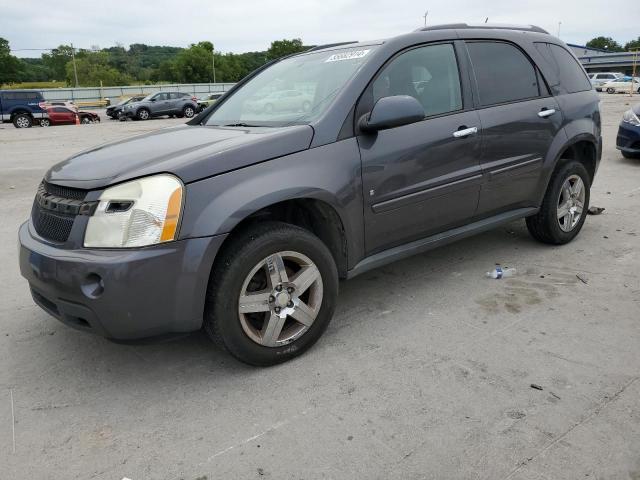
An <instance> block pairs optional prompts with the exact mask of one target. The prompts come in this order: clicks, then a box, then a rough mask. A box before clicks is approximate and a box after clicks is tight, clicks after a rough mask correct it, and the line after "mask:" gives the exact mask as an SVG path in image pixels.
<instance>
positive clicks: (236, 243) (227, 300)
mask: <svg viewBox="0 0 640 480" xmlns="http://www.w3.org/2000/svg"><path fill="white" fill-rule="evenodd" d="M277 258H280V259H282V262H279V261H278V260H277ZM296 261H300V262H301V264H302V265H304V266H303V267H302V268H304V269H306V271H307V272H308V274H309V275H313V276H312V277H310V278H314V279H315V280H313V281H312V282H311V283H310V281H306V282H303V284H306V283H308V285H306V288H305V287H304V285H303V284H300V282H302V280H301V278H300V277H296V273H295V272H294V271H292V269H291V265H293V267H294V268H295V267H296V266H300V264H296ZM267 262H269V265H270V266H269V267H268V268H269V269H270V268H271V267H272V266H274V265H276V266H277V265H282V266H285V267H286V268H285V271H286V272H287V275H288V277H289V283H286V282H283V283H284V288H280V286H278V282H280V281H282V278H281V277H279V276H278V273H277V272H278V271H279V269H277V268H275V269H274V270H273V271H272V272H271V274H270V275H271V276H275V277H276V278H277V280H275V281H274V280H271V278H270V276H269V275H268V274H267V271H268V270H267V264H268V263H267ZM314 267H315V269H314ZM301 271H302V270H300V271H298V273H300V272H301ZM252 282H257V283H255V284H254V286H253V287H252ZM296 282H298V284H296ZM274 283H275V284H276V286H275V287H274ZM298 285H299V287H300V290H299V291H300V292H301V293H300V294H299V296H298V293H297V292H298V290H297V288H298ZM294 287H295V288H294ZM278 288H280V290H278ZM253 291H261V296H262V297H263V298H262V300H261V301H260V302H259V303H258V302H256V303H255V304H253V303H250V304H249V305H244V307H245V308H247V307H254V306H258V307H257V309H256V310H252V309H249V310H248V312H246V313H244V312H241V310H240V308H241V307H240V305H239V301H240V297H241V293H250V292H253ZM269 292H270V293H269ZM268 295H271V296H270V298H269V299H267V297H266V296H268ZM337 295H338V272H337V269H336V265H335V262H334V260H333V257H332V255H331V253H330V252H329V250H328V248H327V247H326V246H325V245H324V243H322V242H321V241H320V239H318V238H317V237H316V236H315V235H313V234H311V233H310V232H308V231H307V230H304V229H302V228H300V227H296V226H293V225H289V224H286V223H280V222H264V223H259V224H255V225H254V226H252V227H249V228H247V229H245V230H243V231H241V232H239V233H238V234H237V235H236V237H235V238H234V239H233V241H231V242H229V243H228V244H227V248H223V251H222V252H220V256H219V258H218V259H217V260H216V263H215V265H214V268H213V269H212V272H211V278H210V280H209V288H208V290H207V298H206V306H205V315H204V329H205V331H206V332H207V334H208V335H209V337H210V338H211V339H212V340H213V341H214V342H215V343H216V344H218V345H221V346H222V347H224V348H225V349H226V350H227V351H228V352H229V353H231V354H232V355H233V356H234V357H236V358H237V359H239V360H240V361H242V362H245V363H248V364H250V365H256V366H268V365H275V364H277V363H281V362H285V361H287V360H290V359H292V358H294V357H296V356H298V355H300V354H301V353H303V352H304V351H305V350H307V349H308V348H309V347H311V346H312V345H313V344H314V343H315V342H316V341H317V340H318V339H319V338H320V336H321V335H322V333H323V332H324V331H325V329H326V328H327V326H328V325H329V322H330V321H331V317H332V316H333V312H334V310H335V304H336V299H337ZM294 302H295V303H294ZM301 305H304V306H305V307H306V309H303V308H302V307H301ZM312 305H313V307H311V306H312ZM258 310H259V311H258ZM305 310H306V312H310V313H311V314H312V315H308V316H305V315H306V314H305V315H303V316H302V317H299V316H300V315H301V313H305ZM250 312H254V313H250ZM255 312H257V313H255ZM290 313H291V314H292V315H294V316H297V317H299V318H305V319H306V322H308V323H306V324H303V323H300V322H298V321H297V320H295V319H294V318H293V316H291V315H290ZM313 315H315V317H313ZM278 319H284V320H282V321H283V322H284V324H280V325H281V326H280V327H279V328H277V329H276V333H275V334H273V335H271V336H269V335H268V332H269V330H270V328H271V326H273V325H275V324H277V323H278ZM272 320H275V323H271V321H272ZM267 325H269V328H267Z"/></svg>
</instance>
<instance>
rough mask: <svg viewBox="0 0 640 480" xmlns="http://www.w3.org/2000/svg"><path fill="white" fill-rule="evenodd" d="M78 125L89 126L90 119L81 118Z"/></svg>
mask: <svg viewBox="0 0 640 480" xmlns="http://www.w3.org/2000/svg"><path fill="white" fill-rule="evenodd" d="M80 123H81V124H83V125H89V124H90V123H91V119H90V118H89V117H82V120H80Z"/></svg>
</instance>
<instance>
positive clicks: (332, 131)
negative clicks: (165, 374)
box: [19, 24, 602, 365]
mask: <svg viewBox="0 0 640 480" xmlns="http://www.w3.org/2000/svg"><path fill="white" fill-rule="evenodd" d="M300 98H303V99H305V102H307V103H308V104H307V103H305V102H300V101H299V99H300ZM267 105H271V107H270V108H268V107H267ZM257 106H262V107H261V108H258V107H257ZM601 143H602V140H601V134H600V113H599V107H598V96H597V94H596V93H595V92H594V91H593V90H592V87H591V84H590V82H589V79H588V77H587V75H586V73H585V72H584V70H583V69H582V67H581V66H580V64H579V63H578V61H577V60H576V58H575V57H574V56H573V55H572V54H571V52H570V51H569V50H568V49H567V46H566V45H565V44H564V43H562V42H561V41H560V40H558V39H557V38H555V37H553V36H551V35H549V34H548V33H547V32H545V31H544V30H542V29H541V28H538V27H534V26H523V27H518V26H491V25H482V26H470V25H467V24H453V25H442V26H435V27H429V28H424V29H420V30H418V31H415V32H412V33H408V34H405V35H401V36H398V37H395V38H391V39H388V40H384V41H375V42H351V43H342V44H333V45H325V46H321V47H314V48H312V49H310V50H308V51H305V52H303V53H300V54H296V55H292V56H288V57H286V58H282V59H280V60H276V61H274V62H272V63H270V64H268V65H266V66H264V67H262V68H260V69H258V70H257V71H255V72H253V73H252V74H250V75H249V76H248V77H246V78H245V79H243V80H242V81H241V82H239V83H238V84H236V85H235V86H234V88H233V89H232V90H230V91H229V92H228V93H227V94H226V95H225V96H224V97H222V98H221V99H220V100H219V101H218V102H216V103H215V104H213V105H212V106H211V107H209V108H207V109H206V110H205V111H203V112H202V113H201V114H199V115H198V116H196V117H194V118H193V119H191V120H190V121H189V122H188V123H187V124H185V125H180V126H176V127H171V128H166V129H162V130H160V131H155V132H152V133H148V134H145V135H142V136H137V137H134V138H129V139H126V140H123V141H119V142H116V143H112V144H108V145H102V146H99V147H96V148H94V149H91V150H88V151H84V152H82V153H79V154H77V155H75V156H73V157H71V158H69V159H67V160H65V161H63V162H61V163H59V164H57V165H55V166H53V167H52V168H51V169H50V170H49V171H48V172H47V173H46V175H45V177H44V179H43V181H42V183H41V184H40V186H39V187H38V191H37V194H36V197H35V201H34V204H33V209H32V212H31V217H30V219H29V221H28V222H26V223H24V224H23V225H22V226H21V227H20V231H19V239H20V268H21V272H22V275H23V276H24V277H26V279H27V280H28V282H29V287H30V289H31V293H32V296H33V299H34V300H35V302H36V303H37V304H38V305H39V306H40V307H42V308H43V309H44V310H46V311H47V312H48V313H50V314H51V315H53V316H54V317H56V318H57V319H59V320H60V321H62V322H64V323H65V324H67V325H69V326H72V327H74V328H78V329H82V330H86V331H90V332H94V333H96V334H99V335H102V336H104V337H107V338H110V339H112V340H117V341H130V340H134V339H139V338H144V337H155V336H167V335H175V334H179V333H185V332H191V331H195V330H198V329H201V328H204V330H205V331H206V332H207V334H208V335H209V336H210V337H211V338H212V339H213V340H214V341H215V342H217V343H218V344H219V345H221V346H223V347H224V348H225V349H226V350H228V351H229V352H230V353H231V354H233V355H234V356H236V357H237V358H239V359H240V360H242V361H244V362H247V363H250V364H254V365H270V364H274V363H278V362H282V361H285V360H288V359H290V358H292V357H294V356H296V355H298V354H300V353H302V352H303V351H305V350H306V349H307V348H309V347H310V346H311V345H313V344H314V342H316V341H317V340H318V338H319V337H320V336H321V335H322V333H323V331H324V330H325V329H326V328H327V325H328V324H329V321H330V320H331V317H332V315H333V313H334V309H335V306H336V300H337V295H338V279H340V278H351V277H354V276H355V275H358V274H360V273H362V272H365V271H367V270H370V269H372V268H376V267H379V266H381V265H384V264H387V263H389V262H392V261H395V260H398V259H400V258H404V257H407V256H409V255H413V254H416V253H420V252H424V251H426V250H428V249H430V248H433V247H436V246H438V245H442V244H445V243H448V242H452V241H454V240H457V239H460V238H463V237H466V236H469V235H472V234H475V233H478V232H482V231H486V230H488V229H491V228H494V227H496V226H498V225H501V224H504V223H505V222H511V221H513V220H515V219H520V218H524V219H525V220H526V224H527V227H528V229H529V231H530V232H531V235H532V236H533V237H534V238H536V239H537V240H539V241H541V242H545V243H549V244H555V245H560V244H564V243H567V242H569V241H571V240H572V239H573V238H574V237H575V236H576V235H577V234H578V232H579V231H580V229H581V228H582V225H583V224H584V221H585V218H586V212H587V208H588V205H589V189H590V187H591V184H592V182H593V179H594V175H595V173H596V170H597V168H598V164H599V161H600V156H601Z"/></svg>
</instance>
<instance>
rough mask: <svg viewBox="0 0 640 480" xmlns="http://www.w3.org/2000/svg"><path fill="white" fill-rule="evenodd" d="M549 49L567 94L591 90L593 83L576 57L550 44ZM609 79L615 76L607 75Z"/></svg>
mask: <svg viewBox="0 0 640 480" xmlns="http://www.w3.org/2000/svg"><path fill="white" fill-rule="evenodd" d="M549 47H550V49H551V54H552V55H553V57H554V59H555V61H556V65H557V68H558V75H559V76H560V83H561V85H563V86H564V88H565V89H566V90H567V92H569V93H573V92H582V91H584V90H591V88H592V87H591V82H589V79H588V78H587V76H586V75H585V73H584V70H582V67H581V66H580V64H579V63H578V61H577V60H576V59H575V57H574V56H573V55H571V54H570V53H569V52H567V51H566V50H565V49H564V48H562V47H560V46H558V45H553V44H549ZM607 78H613V75H607Z"/></svg>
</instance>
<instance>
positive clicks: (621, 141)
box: [616, 122, 640, 154]
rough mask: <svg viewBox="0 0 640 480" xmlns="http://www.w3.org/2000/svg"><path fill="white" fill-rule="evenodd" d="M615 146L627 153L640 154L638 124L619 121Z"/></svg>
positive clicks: (639, 128) (639, 127) (639, 130)
mask: <svg viewBox="0 0 640 480" xmlns="http://www.w3.org/2000/svg"><path fill="white" fill-rule="evenodd" d="M616 148H617V149H618V150H621V151H623V152H627V153H638V154H640V126H637V127H636V126H633V125H631V124H629V123H627V122H620V126H619V127H618V135H617V137H616Z"/></svg>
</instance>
